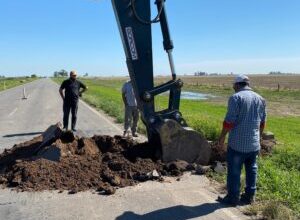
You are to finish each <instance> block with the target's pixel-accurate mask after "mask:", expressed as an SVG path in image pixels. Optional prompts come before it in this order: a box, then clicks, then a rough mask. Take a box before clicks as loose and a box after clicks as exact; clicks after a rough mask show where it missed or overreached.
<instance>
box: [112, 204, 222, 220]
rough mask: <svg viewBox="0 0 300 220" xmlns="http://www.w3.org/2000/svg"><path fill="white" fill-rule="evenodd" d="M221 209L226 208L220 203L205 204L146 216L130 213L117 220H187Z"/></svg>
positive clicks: (160, 211)
mask: <svg viewBox="0 0 300 220" xmlns="http://www.w3.org/2000/svg"><path fill="white" fill-rule="evenodd" d="M221 208H224V206H222V205H221V204H220V203H204V204H201V205H199V206H183V205H179V206H173V207H169V208H164V209H159V210H156V211H153V212H149V213H146V214H144V215H139V214H135V213H134V212H130V211H128V212H124V213H123V214H122V215H120V216H118V217H117V218H116V220H154V219H155V220H169V219H170V220H186V219H191V218H197V217H201V216H205V215H208V214H210V213H213V212H214V211H216V210H217V209H221ZM212 219H214V218H212Z"/></svg>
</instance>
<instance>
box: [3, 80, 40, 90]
mask: <svg viewBox="0 0 300 220" xmlns="http://www.w3.org/2000/svg"><path fill="white" fill-rule="evenodd" d="M35 79H36V78H29V77H8V78H0V91H3V90H6V89H10V88H13V87H15V86H19V85H22V84H25V83H29V82H32V81H33V80H35Z"/></svg>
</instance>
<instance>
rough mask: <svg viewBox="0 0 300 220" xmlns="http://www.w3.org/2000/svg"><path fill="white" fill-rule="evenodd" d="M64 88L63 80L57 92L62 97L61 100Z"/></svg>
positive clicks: (63, 96)
mask: <svg viewBox="0 0 300 220" xmlns="http://www.w3.org/2000/svg"><path fill="white" fill-rule="evenodd" d="M64 89H65V81H63V83H62V84H61V86H60V88H59V94H60V96H61V98H62V100H65V95H64V92H63V90H64Z"/></svg>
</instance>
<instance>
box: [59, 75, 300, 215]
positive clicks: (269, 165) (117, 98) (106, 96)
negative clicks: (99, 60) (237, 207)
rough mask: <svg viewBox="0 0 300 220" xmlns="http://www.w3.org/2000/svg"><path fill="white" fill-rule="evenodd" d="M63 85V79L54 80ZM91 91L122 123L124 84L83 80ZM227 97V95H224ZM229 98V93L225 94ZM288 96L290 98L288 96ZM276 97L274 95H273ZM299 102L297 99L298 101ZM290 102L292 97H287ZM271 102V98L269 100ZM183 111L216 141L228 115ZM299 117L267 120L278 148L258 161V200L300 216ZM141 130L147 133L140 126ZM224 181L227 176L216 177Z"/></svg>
mask: <svg viewBox="0 0 300 220" xmlns="http://www.w3.org/2000/svg"><path fill="white" fill-rule="evenodd" d="M54 80H55V81H56V82H58V83H60V82H61V81H62V79H54ZM82 81H83V82H84V83H86V84H87V85H88V87H89V90H88V92H87V93H86V94H84V97H83V99H84V100H85V101H86V102H88V103H90V104H91V105H93V106H95V107H97V108H101V109H102V110H104V111H105V112H106V113H108V114H109V115H111V116H113V117H115V118H116V121H117V122H119V123H120V122H123V103H122V100H121V93H120V90H121V85H122V83H123V81H122V80H104V79H102V80H99V79H93V80H92V79H83V80H82ZM223 94H224V92H223ZM226 94H227V95H229V91H228V93H226ZM287 96H288V95H287ZM272 97H273V98H275V97H274V94H272ZM296 98H298V97H296ZM288 99H293V97H290V96H288ZM267 100H268V98H267ZM166 103H167V99H166V97H163V96H161V97H158V98H157V100H156V104H157V108H158V109H159V108H162V107H163V106H166ZM181 111H182V113H183V115H184V117H185V119H186V120H187V121H188V123H189V125H190V126H191V127H193V128H194V129H195V130H197V131H199V132H201V133H203V134H204V135H205V136H206V137H207V138H208V139H210V140H216V138H217V137H218V135H219V133H220V129H221V123H222V121H223V117H224V115H225V112H226V106H225V105H224V104H219V105H216V104H213V103H210V102H204V101H191V100H182V102H181ZM299 125H300V117H292V116H290V117H280V116H276V115H270V116H269V117H268V124H267V130H269V131H272V132H273V133H275V136H276V138H277V140H278V145H277V146H276V149H275V151H274V153H273V155H272V156H269V157H265V158H260V159H259V180H258V194H257V196H258V199H259V200H260V201H264V202H265V201H272V202H278V203H280V204H283V205H285V206H287V207H289V208H291V209H292V210H293V211H294V213H296V214H299V213H300V203H299V201H300V126H299ZM139 129H142V130H143V129H144V128H143V125H141V124H140V125H139ZM214 177H215V178H217V179H218V180H219V181H224V180H225V176H214Z"/></svg>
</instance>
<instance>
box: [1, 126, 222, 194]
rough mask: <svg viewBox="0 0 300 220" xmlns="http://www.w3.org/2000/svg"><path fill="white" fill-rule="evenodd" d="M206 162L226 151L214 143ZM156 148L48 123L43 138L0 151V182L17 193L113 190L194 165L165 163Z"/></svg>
mask: <svg viewBox="0 0 300 220" xmlns="http://www.w3.org/2000/svg"><path fill="white" fill-rule="evenodd" d="M211 149H212V154H211V158H210V161H211V163H213V162H214V161H221V162H223V161H225V160H226V150H222V149H219V148H218V147H217V145H215V144H212V146H211ZM156 152H157V148H156V147H154V146H151V145H150V144H149V143H142V144H139V143H136V142H134V141H133V140H132V139H127V138H123V137H121V136H115V137H110V136H94V137H91V138H85V137H77V136H74V135H73V133H71V132H66V133H64V132H62V130H61V129H60V126H59V125H55V126H51V127H49V128H48V130H47V131H46V132H45V133H44V134H43V135H41V136H39V137H36V138H34V139H32V140H30V141H27V142H25V143H22V144H19V145H15V146H14V147H13V148H11V149H9V150H5V151H4V152H3V153H2V154H0V184H2V185H3V186H6V187H12V188H14V189H17V190H19V191H42V190H59V191H64V190H67V191H69V193H76V192H78V191H84V190H89V189H92V190H96V191H98V192H100V193H104V194H113V193H114V192H115V190H116V189H117V188H120V187H125V186H131V185H134V184H136V183H138V182H144V181H147V180H158V181H160V180H163V176H180V175H182V173H183V172H184V171H188V170H194V169H196V170H197V169H198V168H199V166H197V164H189V163H187V162H185V161H179V160H177V161H173V162H169V163H163V162H162V161H160V160H158V159H157V158H156V156H155V155H156Z"/></svg>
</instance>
